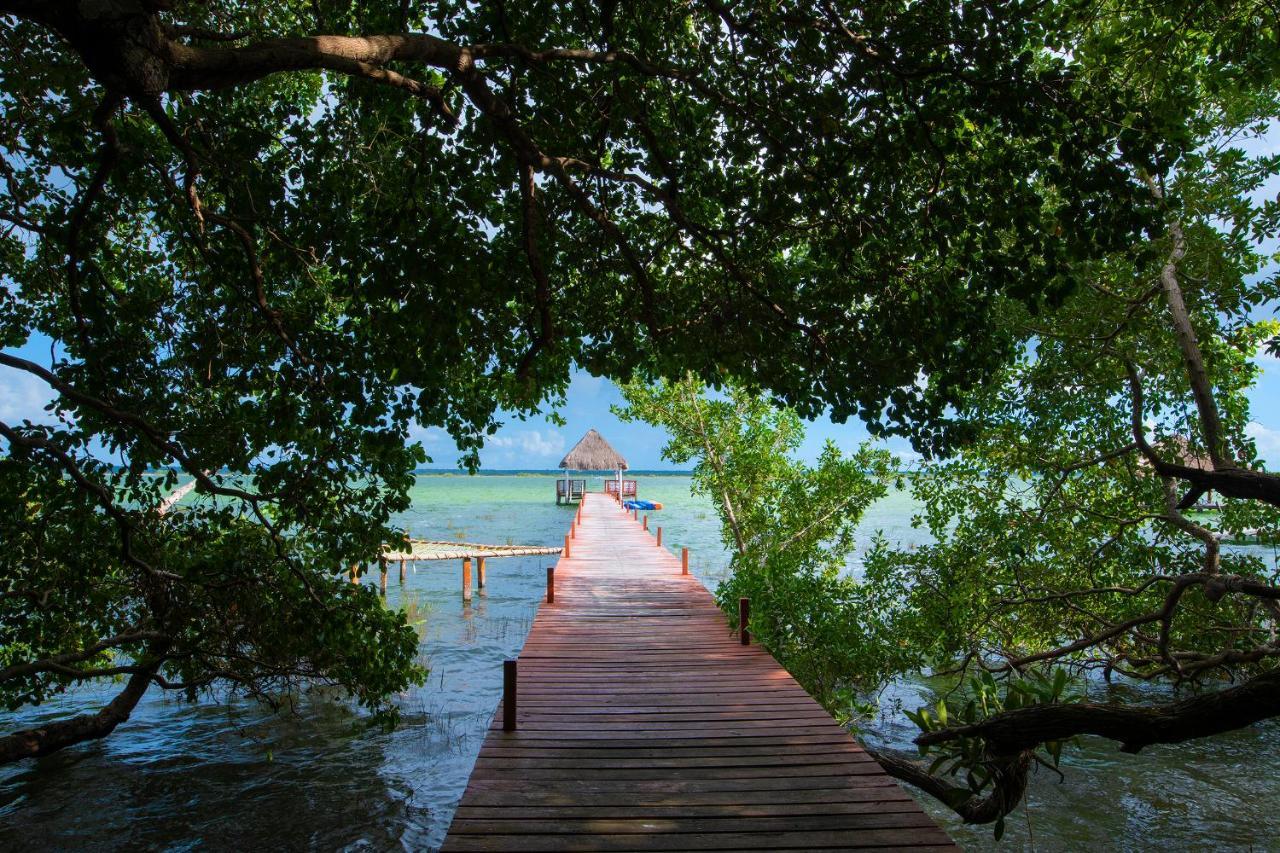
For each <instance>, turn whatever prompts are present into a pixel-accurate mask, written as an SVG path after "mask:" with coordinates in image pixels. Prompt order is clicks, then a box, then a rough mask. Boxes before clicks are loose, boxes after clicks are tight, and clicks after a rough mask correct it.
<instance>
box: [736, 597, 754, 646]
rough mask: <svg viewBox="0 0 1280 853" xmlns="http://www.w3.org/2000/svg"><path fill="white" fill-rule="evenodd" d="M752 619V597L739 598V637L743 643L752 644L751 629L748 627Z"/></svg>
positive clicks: (745, 644)
mask: <svg viewBox="0 0 1280 853" xmlns="http://www.w3.org/2000/svg"><path fill="white" fill-rule="evenodd" d="M750 620H751V599H749V598H739V599H738V639H739V640H741V641H742V645H744V646H749V645H751V630H750V628H749V627H748V625H749V623H750Z"/></svg>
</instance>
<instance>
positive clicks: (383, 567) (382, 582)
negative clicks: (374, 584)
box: [378, 555, 387, 595]
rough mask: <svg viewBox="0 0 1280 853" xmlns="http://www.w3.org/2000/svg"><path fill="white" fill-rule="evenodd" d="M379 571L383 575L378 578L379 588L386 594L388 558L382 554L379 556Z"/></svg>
mask: <svg viewBox="0 0 1280 853" xmlns="http://www.w3.org/2000/svg"><path fill="white" fill-rule="evenodd" d="M378 573H379V574H380V575H381V577H380V578H379V580H378V587H379V589H381V590H382V594H383V595H386V594H387V558H386V557H384V556H382V555H379V556H378Z"/></svg>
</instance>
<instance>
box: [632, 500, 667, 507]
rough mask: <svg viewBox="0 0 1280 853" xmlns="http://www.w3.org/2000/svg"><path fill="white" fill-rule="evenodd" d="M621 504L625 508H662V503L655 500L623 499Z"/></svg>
mask: <svg viewBox="0 0 1280 853" xmlns="http://www.w3.org/2000/svg"><path fill="white" fill-rule="evenodd" d="M622 506H623V507H624V508H626V509H662V504H660V503H658V502H657V501H639V500H630V501H623V502H622Z"/></svg>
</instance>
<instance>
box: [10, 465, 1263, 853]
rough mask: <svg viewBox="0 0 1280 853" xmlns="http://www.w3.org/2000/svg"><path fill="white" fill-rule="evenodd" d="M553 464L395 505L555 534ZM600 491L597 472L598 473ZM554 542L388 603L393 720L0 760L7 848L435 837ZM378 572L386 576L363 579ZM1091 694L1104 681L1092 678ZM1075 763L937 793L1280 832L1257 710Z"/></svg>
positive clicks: (257, 721)
mask: <svg viewBox="0 0 1280 853" xmlns="http://www.w3.org/2000/svg"><path fill="white" fill-rule="evenodd" d="M639 479H640V481H641V484H640V489H641V494H642V496H643V497H646V498H650V499H654V500H659V501H662V502H663V503H664V505H665V508H664V509H663V510H662V511H661V512H658V513H654V517H655V519H657V520H656V521H655V523H660V524H661V525H663V527H664V528H665V530H664V544H668V545H669V546H671V547H672V548H673V549H676V550H678V549H679V548H680V547H681V546H687V547H689V549H690V552H691V554H692V560H691V569H692V571H693V572H694V573H695V574H696V575H698V576H699V577H700V578H701V579H702V580H703V581H704V583H707V584H708V585H709V586H712V587H714V584H715V582H716V580H717V579H718V578H719V577H721V576H722V574H723V572H724V569H725V565H726V563H727V558H726V555H725V552H724V549H723V546H722V544H721V542H720V536H719V527H718V524H717V521H716V517H715V513H714V511H713V510H712V508H711V506H710V505H709V504H707V503H706V502H705V501H704V500H702V499H697V498H693V497H692V496H691V495H690V494H689V479H688V477H683V476H647V477H646V476H641V477H639ZM551 480H552V477H550V476H528V475H525V476H492V475H490V476H481V477H465V476H423V477H420V478H419V479H418V483H417V486H416V488H415V491H414V495H413V497H414V503H413V509H412V510H411V511H410V512H409V513H407V514H406V516H405V517H404V519H403V521H404V522H405V523H407V524H408V525H409V527H410V529H411V530H412V532H413V534H414V535H415V536H427V535H429V536H431V537H438V538H448V539H461V540H466V541H473V542H494V543H506V542H513V543H519V544H534V545H557V544H559V543H560V542H561V541H563V536H564V532H565V530H566V529H567V527H568V524H569V521H570V519H571V517H572V514H573V512H574V510H573V509H572V508H569V507H557V506H556V505H555V503H554V500H553V499H552V495H553V490H552V484H551ZM592 488H597V489H598V488H599V485H598V483H596V482H593V484H592ZM910 514H911V504H910V502H909V500H908V499H907V498H906V497H905V496H903V495H892V496H890V497H889V498H887V499H886V500H885V501H882V502H881V503H879V504H877V505H875V506H874V507H872V509H871V510H870V511H869V512H868V514H867V517H866V519H864V523H863V528H864V529H865V530H867V531H871V530H876V529H879V530H883V531H884V532H885V534H886V535H887V536H888V538H889V539H891V540H897V541H902V542H907V543H911V542H919V541H922V537H921V534H920V533H919V532H917V531H914V530H912V529H911V527H910ZM553 561H554V557H525V558H505V559H492V560H490V561H489V563H488V585H487V587H486V589H485V590H484V591H483V592H479V591H477V594H476V597H475V599H474V600H473V602H472V604H471V606H464V604H463V602H462V600H461V581H460V573H459V567H458V564H457V563H456V562H453V561H448V562H440V563H422V564H419V567H418V569H417V571H416V572H415V571H413V570H411V571H410V574H409V577H408V582H407V583H406V584H405V586H404V587H403V588H401V587H400V586H399V585H398V584H397V583H396V577H395V567H394V566H393V567H392V576H391V582H390V587H389V590H388V596H387V604H388V606H389V607H402V606H407V607H409V608H410V613H411V618H412V619H413V621H415V622H418V623H419V628H420V631H421V634H422V645H421V653H422V655H423V657H424V660H425V661H426V663H427V664H428V665H429V666H430V668H431V676H430V678H429V681H428V683H427V685H426V686H424V687H423V688H420V689H416V690H414V691H411V692H410V693H408V694H406V695H405V696H403V697H402V698H401V706H402V708H403V714H404V717H403V721H402V724H401V726H400V727H399V728H398V729H396V730H395V731H394V732H384V731H382V730H380V729H371V728H368V727H367V726H364V725H363V724H362V721H361V720H360V718H359V717H357V716H355V715H353V714H352V713H351V712H350V711H349V709H348V708H347V706H346V704H345V703H343V702H340V701H336V700H334V699H332V698H329V697H326V696H323V695H315V696H308V697H305V699H304V701H303V702H302V703H301V704H300V706H299V707H298V708H297V709H295V710H294V712H293V713H291V714H284V715H274V714H270V713H268V712H265V711H264V710H262V709H260V708H258V707H256V706H255V705H253V704H252V703H247V702H235V703H232V704H231V705H230V706H228V705H225V704H216V703H212V702H201V703H196V704H189V703H186V702H183V701H178V700H175V699H167V698H165V697H163V696H162V695H161V694H160V693H159V691H154V690H153V691H152V692H151V693H149V694H148V695H147V697H146V698H145V699H144V700H143V702H142V703H141V704H140V705H139V707H138V709H137V711H135V713H134V715H133V717H132V718H131V719H130V720H129V721H128V722H127V723H125V724H123V725H121V726H120V728H119V729H117V731H116V732H115V734H113V735H111V736H110V737H108V738H106V739H105V740H103V741H100V742H98V743H94V744H89V745H83V746H80V747H77V748H73V749H69V750H65V751H63V752H62V753H59V754H57V755H54V756H50V757H49V758H45V759H41V760H39V761H28V762H23V763H21V764H18V765H15V766H11V767H8V768H0V850H15V851H17V850H57V849H92V850H137V849H153V850H222V849H256V848H272V849H289V850H292V849H316V850H387V849H397V848H402V849H412V850H420V849H424V848H427V849H429V848H433V847H436V846H438V845H439V843H440V841H441V840H442V839H443V837H444V834H445V831H446V830H447V828H448V823H449V820H450V817H451V816H452V812H453V809H454V807H455V806H456V804H457V801H458V798H459V797H460V796H461V795H462V790H463V788H464V787H465V785H466V780H467V776H468V774H469V773H470V770H471V765H472V764H473V763H474V761H475V756H476V753H477V751H478V750H479V748H480V743H481V741H482V740H483V736H484V732H485V729H486V727H487V725H488V722H489V719H490V718H491V716H492V714H493V710H494V708H495V707H496V705H497V701H498V698H499V695H500V693H501V681H502V679H501V661H502V660H503V659H504V658H507V657H512V656H514V655H515V654H516V653H517V652H518V651H519V649H520V647H521V646H522V645H523V643H524V637H525V634H526V633H527V632H528V629H529V625H530V624H531V622H532V619H533V615H534V612H535V611H536V609H537V605H538V602H539V600H540V597H541V596H542V594H543V592H544V590H545V586H544V584H545V579H546V575H545V567H546V566H547V565H550V564H551V563H552V562H553ZM369 580H370V581H371V582H376V573H375V574H374V575H373V576H372V577H370V578H369ZM925 690H926V686H925V685H924V684H922V683H910V684H904V685H901V686H899V687H898V688H896V689H895V690H892V691H886V693H885V696H884V702H885V704H886V705H888V706H892V705H893V703H895V702H898V701H901V702H903V703H904V704H905V705H906V706H907V707H915V706H916V705H918V704H920V703H921V702H922V701H923V700H922V698H921V697H922V696H923V695H924V691H925ZM109 695H110V691H103V692H99V691H81V692H78V693H76V694H74V695H73V696H70V697H62V698H61V699H60V700H58V701H57V702H53V703H50V704H48V705H46V706H43V707H41V708H38V709H28V710H26V711H23V712H19V713H18V714H7V715H6V714H0V731H10V730H13V729H15V728H19V727H23V728H25V727H29V726H32V725H36V724H38V723H39V721H41V720H43V719H53V718H55V717H57V716H60V715H61V714H65V713H66V711H67V709H68V708H80V707H86V708H87V707H94V706H96V705H97V704H100V703H101V702H102V701H103V697H104V696H109ZM1095 698H1101V697H1100V696H1099V697H1095ZM912 733H913V732H912V728H911V726H910V724H909V723H908V722H907V721H906V719H905V718H904V717H902V716H901V715H900V714H894V713H886V714H885V715H884V716H883V718H882V720H881V721H879V722H877V723H875V724H873V725H872V726H871V727H870V728H869V730H868V732H867V734H868V736H869V737H871V738H872V739H873V740H876V741H877V742H879V743H884V744H888V745H891V746H895V747H898V748H909V746H910V737H911V735H912ZM1063 763H1064V765H1066V767H1065V769H1066V781H1065V782H1062V783H1059V782H1058V781H1057V778H1056V777H1053V776H1051V775H1050V774H1048V773H1043V772H1042V773H1040V774H1038V775H1037V777H1036V778H1035V780H1034V782H1033V784H1032V788H1031V792H1030V797H1029V802H1030V808H1029V809H1028V810H1027V814H1026V816H1025V817H1024V816H1023V814H1022V813H1021V812H1020V813H1018V814H1017V815H1015V819H1013V820H1011V822H1010V825H1009V830H1008V834H1007V835H1006V837H1005V840H1004V841H1003V842H1001V843H1000V844H999V845H996V844H995V843H994V842H993V841H992V837H991V831H990V829H988V828H981V827H979V828H966V827H960V826H958V825H957V824H956V823H955V822H954V821H951V820H950V819H949V818H947V815H946V813H945V812H944V811H943V810H942V809H941V808H940V807H936V806H935V805H934V804H933V803H932V802H931V801H926V802H925V805H926V808H929V809H930V810H931V811H932V812H933V813H935V814H936V815H937V816H938V817H939V818H940V819H944V820H946V821H947V823H946V825H947V828H948V830H949V831H951V832H952V833H953V834H955V836H956V837H957V839H958V840H960V841H961V842H962V843H964V844H965V845H966V846H967V847H970V848H972V849H986V848H990V847H997V846H998V847H999V848H1001V849H1036V850H1074V849H1080V848H1083V847H1092V848H1094V849H1102V850H1111V849H1123V850H1146V849H1150V848H1152V847H1159V846H1163V847H1167V848H1171V849H1176V850H1186V849H1204V850H1208V849H1249V848H1252V849H1280V841H1277V839H1280V727H1277V726H1275V725H1267V726H1263V727H1259V728H1257V729H1253V730H1249V731H1245V732H1238V733H1235V734H1233V735H1228V736H1224V737H1221V738H1217V739H1214V740H1213V741H1211V742H1204V743H1198V744H1190V745H1184V746H1180V747H1160V748H1152V749H1150V750H1148V751H1146V752H1144V753H1143V754H1142V755H1140V756H1137V757H1131V756H1124V755H1121V754H1119V753H1118V752H1116V751H1115V748H1114V746H1112V745H1111V744H1109V743H1106V742H1102V741H1096V742H1090V743H1086V744H1085V746H1084V748H1083V749H1082V750H1080V751H1077V752H1076V753H1074V754H1072V755H1070V756H1069V757H1067V756H1064V761H1063Z"/></svg>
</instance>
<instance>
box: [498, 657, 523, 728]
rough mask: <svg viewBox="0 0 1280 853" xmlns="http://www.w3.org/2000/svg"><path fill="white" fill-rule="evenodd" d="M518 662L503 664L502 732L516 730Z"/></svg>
mask: <svg viewBox="0 0 1280 853" xmlns="http://www.w3.org/2000/svg"><path fill="white" fill-rule="evenodd" d="M518 660H519V659H518V658H517V659H516V660H504V661H503V662H502V730H503V731H504V732H514V731H515V730H516V666H517V665H518V664H517V662H518Z"/></svg>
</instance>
